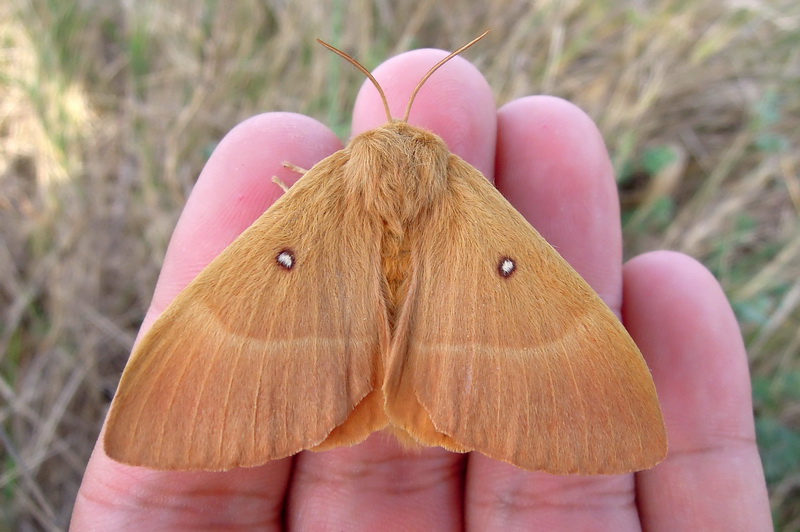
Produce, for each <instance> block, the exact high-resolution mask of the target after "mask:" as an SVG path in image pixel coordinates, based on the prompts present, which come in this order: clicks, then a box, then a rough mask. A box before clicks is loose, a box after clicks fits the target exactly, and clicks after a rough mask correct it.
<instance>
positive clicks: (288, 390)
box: [105, 152, 387, 470]
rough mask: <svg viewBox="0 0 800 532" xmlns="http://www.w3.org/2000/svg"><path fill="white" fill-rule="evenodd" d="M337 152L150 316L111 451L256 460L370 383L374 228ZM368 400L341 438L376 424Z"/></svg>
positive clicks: (234, 463) (337, 421)
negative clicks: (350, 197) (354, 197)
mask: <svg viewBox="0 0 800 532" xmlns="http://www.w3.org/2000/svg"><path fill="white" fill-rule="evenodd" d="M344 157H345V156H344V155H343V154H342V152H339V153H338V154H334V155H333V156H331V157H330V158H328V159H326V160H325V161H323V162H322V163H320V164H319V165H318V166H316V167H315V168H314V169H312V170H311V171H309V172H308V173H307V174H306V175H305V176H304V177H303V178H302V179H301V180H300V181H298V183H297V184H296V185H295V186H294V187H293V188H292V189H291V190H289V192H287V193H286V194H285V195H284V197H282V198H281V199H280V200H279V201H278V202H277V203H276V204H275V205H274V206H273V207H272V208H270V209H269V210H268V211H267V212H266V213H265V214H264V215H263V216H261V217H260V218H259V219H258V220H257V221H256V222H255V223H254V224H253V225H252V226H251V227H250V228H249V229H247V230H246V231H245V232H244V233H243V234H242V235H241V236H240V237H239V238H238V239H237V240H236V241H235V242H234V243H232V244H231V245H230V246H229V247H228V248H227V249H226V250H225V251H224V252H223V253H222V254H221V255H220V256H219V257H217V258H216V259H215V260H214V261H213V262H212V263H211V264H210V265H209V266H208V267H207V268H206V269H204V270H203V271H202V272H201V273H200V274H199V275H198V277H197V278H196V279H195V280H194V281H193V282H192V283H191V284H190V285H189V286H188V287H187V288H186V289H185V290H184V291H183V292H182V293H181V294H180V295H179V296H178V298H177V299H175V301H174V302H173V303H172V305H171V306H170V307H169V308H168V309H167V310H166V311H165V312H164V314H163V315H162V316H160V317H159V319H158V320H157V321H156V323H155V324H154V325H153V328H152V329H151V330H150V331H149V332H148V333H147V335H146V336H145V337H144V339H143V340H142V341H141V343H140V344H139V345H138V347H137V348H136V350H135V351H134V353H133V355H132V357H131V359H130V362H129V363H128V366H127V367H126V369H125V372H124V374H123V376H122V380H121V382H120V386H119V390H118V392H117V395H116V397H115V399H114V403H113V405H112V409H111V413H110V416H109V420H108V425H107V430H106V434H105V449H106V452H107V453H108V454H109V456H111V457H112V458H114V459H115V460H118V461H121V462H125V463H129V464H134V465H142V466H147V467H151V468H156V469H204V470H224V469H230V468H232V467H246V466H254V465H258V464H262V463H264V462H266V461H268V460H272V459H276V458H281V457H284V456H288V455H291V454H294V453H296V452H298V451H300V450H302V449H308V448H311V447H314V446H317V445H319V444H320V443H322V442H323V441H325V440H326V438H327V437H328V435H329V434H331V431H333V430H334V429H335V428H337V427H340V425H342V424H343V423H344V422H345V420H346V419H347V418H348V416H349V415H350V414H351V412H353V410H354V408H355V407H356V406H357V405H359V402H361V401H362V399H364V398H365V397H366V396H367V395H368V394H370V392H371V391H373V390H374V389H375V385H376V380H377V379H379V378H380V374H381V373H382V370H381V368H380V365H381V364H382V362H381V360H380V355H379V353H380V352H381V346H382V344H385V343H386V340H385V338H386V327H387V325H386V315H385V305H384V303H383V300H382V299H381V271H380V263H379V260H380V249H379V245H380V234H379V232H378V230H379V229H378V228H377V227H376V226H375V225H374V224H373V223H371V222H369V221H368V220H367V219H366V218H365V217H364V216H363V215H360V211H359V209H358V208H355V207H353V206H350V205H348V204H347V202H346V198H345V193H344V190H343V183H342V180H341V167H342V165H343V164H344V162H345V160H346V159H345V158H344ZM281 254H282V257H281V258H280V260H278V257H279V255H281ZM374 396H375V394H374V393H373V394H371V395H370V397H374ZM365 402H368V403H369V404H370V405H371V406H370V408H368V409H367V410H371V412H367V413H366V415H365V409H364V408H359V409H358V410H359V416H354V417H358V420H357V422H355V424H356V425H357V426H352V425H353V423H349V424H348V427H347V430H346V431H344V432H342V431H339V432H337V435H336V438H335V439H337V441H339V442H340V443H341V440H344V441H343V442H344V443H355V442H357V441H360V440H362V439H364V438H365V437H366V436H367V435H368V434H369V433H370V432H371V431H372V430H375V429H376V428H380V427H381V426H383V424H385V416H384V415H383V412H382V408H383V405H382V401H372V400H370V401H365Z"/></svg>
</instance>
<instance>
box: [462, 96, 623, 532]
mask: <svg viewBox="0 0 800 532" xmlns="http://www.w3.org/2000/svg"><path fill="white" fill-rule="evenodd" d="M498 123H499V127H498V141H497V160H496V169H497V170H496V179H495V181H496V183H497V186H498V188H499V189H500V191H501V192H502V193H503V194H504V195H505V196H506V197H507V198H508V199H509V201H510V202H511V203H512V204H513V205H514V206H515V207H516V208H517V210H518V211H520V213H522V214H523V215H524V216H525V217H526V218H527V219H528V221H530V222H531V224H532V225H533V226H534V227H536V229H537V230H538V231H539V232H540V233H541V234H542V235H543V236H544V237H545V238H546V239H547V240H548V241H549V242H550V243H551V244H552V245H553V246H555V248H556V249H557V250H558V252H559V253H561V255H563V256H564V257H565V258H566V259H567V260H568V261H569V262H570V263H571V264H572V265H573V266H574V267H575V268H576V269H577V270H578V272H579V273H580V274H581V275H583V276H584V278H585V279H586V280H587V281H588V282H589V284H591V285H592V287H593V288H594V289H595V290H596V291H597V292H598V293H599V294H600V295H601V296H602V297H603V299H604V300H605V301H606V303H608V305H609V306H610V307H611V308H612V309H614V310H615V311H617V312H618V311H619V307H620V300H621V296H620V294H621V288H622V273H621V270H622V257H621V241H622V239H621V230H620V219H619V207H618V199H617V192H616V184H615V181H614V174H613V170H612V167H611V162H610V160H609V158H608V153H607V151H606V148H605V145H604V143H603V139H602V137H601V136H600V133H599V132H598V131H597V128H596V127H595V125H594V123H593V122H592V120H591V119H590V118H589V117H588V116H586V114H584V113H583V112H582V111H580V110H579V109H578V108H576V107H575V106H573V105H572V104H570V103H568V102H565V101H563V100H560V99H557V98H552V97H545V96H536V97H528V98H523V99H520V100H516V101H514V102H511V103H509V104H508V105H506V106H504V107H503V108H502V109H501V110H500V112H499V117H498ZM466 504H467V523H468V525H469V528H470V529H474V530H513V529H518V528H519V529H530V528H542V529H544V530H575V529H594V528H596V526H597V523H602V524H603V527H604V528H608V529H611V530H625V529H628V528H635V527H638V518H637V514H636V508H635V505H634V490H633V477H632V476H631V475H621V476H596V477H580V476H569V477H565V476H553V475H547V474H544V473H529V472H525V471H522V470H520V469H517V468H515V467H512V466H509V465H506V464H502V463H498V462H495V461H492V460H490V459H488V458H486V457H484V456H482V455H480V454H478V453H472V454H471V455H470V459H469V464H468V469H467V491H466Z"/></svg>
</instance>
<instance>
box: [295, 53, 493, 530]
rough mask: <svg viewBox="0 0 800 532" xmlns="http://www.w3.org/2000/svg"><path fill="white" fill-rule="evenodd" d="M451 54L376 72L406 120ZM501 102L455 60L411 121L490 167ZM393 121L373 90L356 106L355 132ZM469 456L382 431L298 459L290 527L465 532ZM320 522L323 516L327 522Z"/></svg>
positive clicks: (395, 62)
mask: <svg viewBox="0 0 800 532" xmlns="http://www.w3.org/2000/svg"><path fill="white" fill-rule="evenodd" d="M445 55H446V53H445V52H443V51H440V50H417V51H414V52H409V53H406V54H403V55H400V56H398V57H395V58H393V59H391V60H390V61H388V62H387V63H385V64H383V65H382V66H381V67H379V68H378V69H377V70H376V71H375V77H376V78H377V79H378V80H379V82H381V83H382V85H383V89H384V90H385V91H386V94H387V96H388V98H389V102H390V104H391V106H392V109H393V114H394V115H395V116H399V117H402V114H403V109H404V106H405V104H406V102H407V101H408V95H409V94H410V92H411V90H412V89H413V87H414V86H415V85H416V82H417V80H419V79H421V78H422V76H423V75H424V74H425V72H427V70H428V69H429V68H430V67H431V66H432V65H434V64H435V63H436V62H437V61H439V60H440V59H441V58H442V57H444V56H445ZM495 113H496V111H495V109H494V101H493V98H492V95H491V91H490V90H489V87H488V85H487V84H486V81H485V80H484V79H483V76H481V74H480V73H479V72H478V71H477V70H476V69H475V68H474V67H473V66H472V65H470V64H469V63H468V62H467V61H466V60H463V59H459V58H456V59H453V60H452V61H450V62H449V63H447V64H446V65H444V66H443V67H442V68H441V69H440V70H439V71H437V72H436V74H435V75H434V76H433V77H431V78H430V80H429V81H428V82H427V84H426V85H425V86H424V87H423V89H422V91H421V92H420V93H419V95H418V96H417V100H416V101H415V103H414V109H413V112H412V114H411V120H410V121H411V123H412V124H414V125H421V126H423V127H426V128H430V129H432V130H433V131H435V132H436V133H438V134H439V135H441V136H442V137H443V138H444V139H445V141H446V142H447V143H448V145H449V146H450V148H451V150H454V151H455V152H456V153H459V154H461V155H464V156H467V157H468V158H469V160H470V162H472V164H475V165H476V166H478V167H482V168H484V169H490V168H492V161H493V158H494V151H493V147H494V138H495V125H494V117H495ZM385 122H386V117H385V113H384V111H383V105H382V104H381V102H380V99H379V98H378V97H377V93H376V91H375V89H374V87H372V85H370V84H365V86H364V87H363V88H362V90H361V92H360V93H359V97H358V100H357V102H356V105H355V116H354V119H353V130H354V132H355V133H358V132H360V131H363V130H364V129H365V128H370V127H375V126H380V125H382V124H384V123H385ZM463 460H464V459H463V455H460V454H454V453H450V452H447V451H444V450H442V449H440V448H427V449H423V450H420V451H419V452H409V451H405V450H403V449H402V448H401V447H400V446H399V445H398V443H397V442H396V440H395V439H394V438H393V437H387V436H386V435H384V434H376V435H373V436H372V437H370V438H369V439H368V440H367V441H366V442H365V443H363V444H361V445H358V446H355V447H352V448H345V449H336V450H333V451H329V452H326V453H318V454H317V453H303V455H302V456H301V457H299V458H298V461H297V467H296V470H295V477H294V480H293V482H292V488H291V495H290V501H289V502H290V519H291V521H290V523H291V525H292V526H294V527H296V528H298V529H309V530H316V529H322V528H325V529H331V530H335V529H340V528H341V529H345V528H351V525H352V523H354V522H358V523H359V524H360V526H361V527H363V529H365V530H371V529H386V524H387V523H404V525H405V526H408V527H409V528H410V529H413V530H451V529H458V528H460V523H461V513H462V508H461V493H462V485H461V478H462V469H463ZM321 516H322V517H321Z"/></svg>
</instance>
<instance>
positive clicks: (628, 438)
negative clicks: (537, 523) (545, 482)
mask: <svg viewBox="0 0 800 532" xmlns="http://www.w3.org/2000/svg"><path fill="white" fill-rule="evenodd" d="M448 171H449V175H448V180H449V186H448V191H447V193H446V194H445V195H444V196H443V199H442V201H441V202H440V203H438V204H437V206H436V207H435V208H434V209H433V211H432V212H431V214H430V217H428V218H426V219H425V220H423V221H422V223H421V225H420V227H418V228H417V229H416V232H415V233H414V235H415V236H414V237H413V238H414V239H415V244H414V246H413V251H412V252H413V259H412V264H413V267H412V268H413V271H412V272H411V276H412V279H411V281H410V289H409V296H408V299H407V301H406V303H405V307H404V309H403V312H402V313H401V317H400V320H399V322H398V327H397V330H396V332H395V344H394V346H393V349H392V351H391V353H390V357H389V362H388V370H387V377H386V384H385V385H384V388H385V393H386V396H387V414H388V415H389V417H390V419H391V420H392V423H395V424H399V425H400V426H401V427H402V428H403V429H404V430H406V431H407V432H409V433H410V434H412V435H414V436H415V437H416V438H417V439H419V440H420V441H421V442H422V443H425V444H429V445H431V444H434V445H443V446H445V447H448V448H451V449H453V450H477V451H480V452H482V453H484V454H486V455H488V456H491V457H493V458H497V459H500V460H505V461H508V462H511V463H513V464H515V465H517V466H519V467H522V468H525V469H530V470H544V471H548V472H551V473H582V474H589V473H623V472H629V471H634V470H639V469H644V468H647V467H651V466H652V465H654V464H655V463H657V462H658V461H660V460H661V459H662V458H663V456H664V455H665V453H666V437H665V432H664V424H663V420H662V416H661V412H660V408H659V405H658V398H657V396H656V392H655V387H654V384H653V380H652V378H651V376H650V373H649V370H648V368H647V366H646V364H645V362H644V360H643V358H642V356H641V354H640V352H639V350H638V348H637V347H636V345H635V344H634V342H633V340H632V339H631V338H630V336H629V335H628V334H627V332H626V331H625V329H624V327H623V326H622V324H621V323H620V322H619V321H618V320H617V318H616V317H615V315H614V314H613V313H612V312H611V310H610V309H609V308H608V307H607V306H606V305H605V304H604V303H603V301H602V300H601V299H600V297H599V296H598V295H597V294H596V293H595V292H594V291H593V290H592V289H591V288H590V287H589V286H588V284H587V283H586V282H585V281H584V280H583V279H582V278H581V277H580V276H579V275H578V274H577V273H576V272H575V271H574V270H573V269H572V268H571V267H570V266H569V264H567V262H566V261H565V260H564V259H563V258H562V257H561V256H560V255H558V253H556V251H555V250H554V249H553V248H552V247H551V246H550V245H549V244H548V243H547V242H546V241H545V240H544V239H543V238H542V237H541V236H540V235H539V234H538V233H537V232H536V231H535V230H534V229H533V228H532V227H531V226H530V225H529V224H528V223H527V222H526V221H525V220H524V219H523V217H522V216H521V215H520V214H519V213H517V212H516V210H514V208H513V207H512V206H511V205H510V204H509V203H508V202H507V201H506V200H505V199H504V198H503V197H502V196H501V195H500V194H499V193H498V192H497V190H496V189H495V188H494V187H493V186H492V185H491V184H490V183H489V182H488V181H486V180H485V178H484V177H483V176H481V175H480V173H479V172H478V171H477V170H475V169H474V168H472V167H471V166H469V165H468V164H467V163H465V162H464V161H462V160H461V159H459V158H458V157H455V156H452V157H451V162H450V165H449V170H448ZM445 235H446V237H445ZM448 443H449V445H448Z"/></svg>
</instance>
